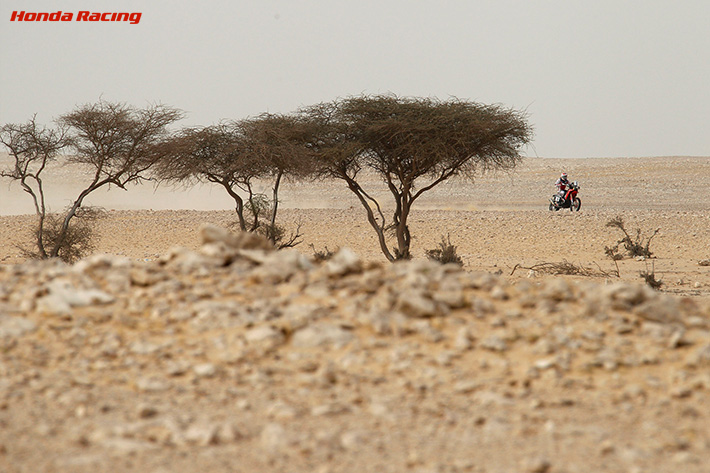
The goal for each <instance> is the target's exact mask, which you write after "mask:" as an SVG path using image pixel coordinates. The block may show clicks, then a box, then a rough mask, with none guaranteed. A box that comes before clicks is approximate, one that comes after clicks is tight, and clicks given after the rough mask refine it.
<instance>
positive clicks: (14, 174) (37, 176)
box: [0, 115, 68, 258]
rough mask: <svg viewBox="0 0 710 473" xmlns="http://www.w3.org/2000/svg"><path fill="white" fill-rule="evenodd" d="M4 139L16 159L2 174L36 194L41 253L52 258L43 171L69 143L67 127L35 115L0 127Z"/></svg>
mask: <svg viewBox="0 0 710 473" xmlns="http://www.w3.org/2000/svg"><path fill="white" fill-rule="evenodd" d="M0 143H2V144H3V145H4V146H5V147H6V148H7V150H8V152H9V153H10V156H11V157H12V158H13V161H14V162H13V165H12V168H10V169H4V170H2V171H0V176H2V177H7V178H10V179H13V180H16V181H18V182H19V184H20V186H21V187H22V190H23V191H25V192H27V193H28V194H29V195H30V196H31V197H32V201H33V203H34V207H35V214H36V215H37V227H36V230H35V240H36V244H37V255H38V256H39V257H41V258H48V257H49V254H48V252H47V249H46V248H45V243H46V238H45V236H46V235H45V232H44V224H45V219H46V218H47V204H46V198H45V194H44V184H43V182H42V179H43V176H42V174H43V172H44V171H45V169H46V168H47V165H48V164H49V163H50V162H52V161H55V160H56V159H57V156H58V155H59V153H60V152H61V150H62V149H64V148H65V147H66V146H67V144H68V143H67V139H66V136H65V130H64V129H57V130H55V129H51V128H47V127H44V126H40V125H38V124H37V122H36V115H35V116H33V117H32V118H31V119H30V120H28V121H27V123H24V124H14V123H8V124H6V125H4V126H3V127H2V128H0Z"/></svg>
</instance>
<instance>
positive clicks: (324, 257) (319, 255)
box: [310, 243, 339, 263]
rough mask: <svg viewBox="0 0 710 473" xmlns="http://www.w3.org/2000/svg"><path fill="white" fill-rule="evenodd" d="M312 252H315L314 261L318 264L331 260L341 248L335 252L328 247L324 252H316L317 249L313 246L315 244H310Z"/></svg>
mask: <svg viewBox="0 0 710 473" xmlns="http://www.w3.org/2000/svg"><path fill="white" fill-rule="evenodd" d="M310 247H311V251H313V259H314V260H315V261H316V262H317V263H321V262H323V261H328V260H329V259H331V258H332V257H333V256H335V254H336V253H337V252H338V249H339V248H336V249H335V251H331V250H329V249H328V247H327V246H326V247H325V249H324V250H316V247H315V246H313V243H311V244H310Z"/></svg>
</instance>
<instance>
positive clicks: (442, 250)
mask: <svg viewBox="0 0 710 473" xmlns="http://www.w3.org/2000/svg"><path fill="white" fill-rule="evenodd" d="M456 249H457V247H456V246H454V245H452V244H451V236H450V235H446V238H444V236H443V235H442V236H441V241H440V242H439V247H438V248H434V249H431V250H426V251H425V253H426V256H427V258H429V259H430V260H434V261H438V262H439V263H441V264H447V263H455V264H458V265H459V266H463V260H462V259H461V257H460V256H459V255H458V254H457V253H456Z"/></svg>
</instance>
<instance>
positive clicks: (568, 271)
mask: <svg viewBox="0 0 710 473" xmlns="http://www.w3.org/2000/svg"><path fill="white" fill-rule="evenodd" d="M595 264H596V263H595ZM518 268H520V269H527V270H530V271H535V272H538V273H542V274H551V275H555V276H560V275H567V276H587V277H611V276H615V277H619V274H618V270H617V272H616V273H614V272H611V273H610V272H608V271H604V270H603V269H601V268H600V267H599V265H597V268H598V269H596V270H595V269H592V268H586V267H584V266H582V265H581V264H574V263H570V262H569V261H567V260H564V259H563V260H562V261H561V262H552V263H550V262H546V263H538V264H534V265H532V266H529V267H527V266H522V265H520V264H516V265H515V266H514V267H513V271H511V273H510V275H511V276H512V275H513V273H515V271H516V270H517V269H518Z"/></svg>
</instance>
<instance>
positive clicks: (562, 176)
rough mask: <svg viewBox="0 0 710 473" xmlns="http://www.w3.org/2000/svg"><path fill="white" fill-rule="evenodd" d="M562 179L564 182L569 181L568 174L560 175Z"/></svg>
mask: <svg viewBox="0 0 710 473" xmlns="http://www.w3.org/2000/svg"><path fill="white" fill-rule="evenodd" d="M560 179H562V180H563V181H566V180H567V173H566V172H563V173H562V174H560Z"/></svg>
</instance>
